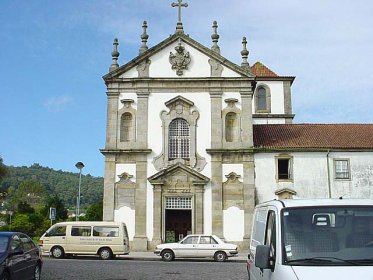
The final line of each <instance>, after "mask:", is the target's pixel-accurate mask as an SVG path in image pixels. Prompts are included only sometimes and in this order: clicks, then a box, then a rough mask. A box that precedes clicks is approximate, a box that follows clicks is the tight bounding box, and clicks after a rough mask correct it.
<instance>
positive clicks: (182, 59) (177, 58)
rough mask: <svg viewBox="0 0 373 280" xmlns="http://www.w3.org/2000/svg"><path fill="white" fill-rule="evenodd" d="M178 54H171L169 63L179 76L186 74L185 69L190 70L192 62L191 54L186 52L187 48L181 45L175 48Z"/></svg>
mask: <svg viewBox="0 0 373 280" xmlns="http://www.w3.org/2000/svg"><path fill="white" fill-rule="evenodd" d="M175 50H176V53H175V54H173V53H172V52H170V56H169V61H170V63H171V65H172V69H173V70H176V74H177V75H178V76H182V75H183V74H184V69H188V65H189V63H190V61H191V58H190V55H189V52H186V51H185V48H184V47H183V46H182V45H181V44H180V43H179V45H177V46H176V47H175Z"/></svg>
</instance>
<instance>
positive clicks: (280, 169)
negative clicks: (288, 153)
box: [277, 158, 293, 180]
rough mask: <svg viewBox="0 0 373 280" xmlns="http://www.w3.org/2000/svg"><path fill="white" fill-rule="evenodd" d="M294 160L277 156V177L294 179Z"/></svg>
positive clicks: (279, 178)
mask: <svg viewBox="0 0 373 280" xmlns="http://www.w3.org/2000/svg"><path fill="white" fill-rule="evenodd" d="M292 169H293V168H292V160H291V158H277V179H278V180H292V179H293V175H292Z"/></svg>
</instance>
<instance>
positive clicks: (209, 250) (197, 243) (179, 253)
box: [154, 234, 238, 262]
mask: <svg viewBox="0 0 373 280" xmlns="http://www.w3.org/2000/svg"><path fill="white" fill-rule="evenodd" d="M154 254H156V255H157V256H161V257H162V260H164V261H172V260H173V259H174V258H214V259H215V261H217V262H224V261H225V260H226V259H227V258H228V257H234V256H237V254H238V251H237V245H235V244H229V243H225V242H224V241H223V240H221V239H220V238H219V237H217V236H216V235H203V234H192V235H188V236H186V237H185V238H184V239H182V240H181V241H180V242H178V243H164V244H160V245H158V246H157V247H156V249H155V251H154Z"/></svg>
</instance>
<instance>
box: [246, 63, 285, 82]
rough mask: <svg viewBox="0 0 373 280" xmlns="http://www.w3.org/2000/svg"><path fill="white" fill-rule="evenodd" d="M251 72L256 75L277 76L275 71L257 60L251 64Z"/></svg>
mask: <svg viewBox="0 0 373 280" xmlns="http://www.w3.org/2000/svg"><path fill="white" fill-rule="evenodd" d="M251 72H253V74H254V75H255V76H258V77H266V78H267V77H278V75H277V74H276V73H275V72H273V71H272V70H271V69H269V68H268V67H267V66H265V65H264V64H262V63H261V62H259V61H258V62H256V63H255V64H254V65H253V66H251Z"/></svg>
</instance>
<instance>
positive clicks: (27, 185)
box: [11, 180, 48, 210]
mask: <svg viewBox="0 0 373 280" xmlns="http://www.w3.org/2000/svg"><path fill="white" fill-rule="evenodd" d="M47 198H48V193H47V192H46V190H45V188H44V187H43V186H42V185H41V184H40V183H38V182H36V181H34V180H27V181H23V182H22V183H21V184H20V185H19V187H18V189H17V190H15V191H14V193H13V194H12V197H11V204H12V205H18V204H19V203H20V202H26V203H27V204H29V205H30V206H31V207H32V208H34V209H36V210H37V209H39V208H41V207H42V206H43V205H44V203H45V201H46V200H47Z"/></svg>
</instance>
